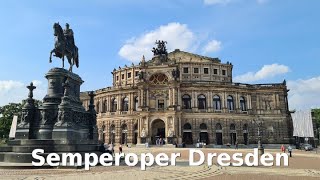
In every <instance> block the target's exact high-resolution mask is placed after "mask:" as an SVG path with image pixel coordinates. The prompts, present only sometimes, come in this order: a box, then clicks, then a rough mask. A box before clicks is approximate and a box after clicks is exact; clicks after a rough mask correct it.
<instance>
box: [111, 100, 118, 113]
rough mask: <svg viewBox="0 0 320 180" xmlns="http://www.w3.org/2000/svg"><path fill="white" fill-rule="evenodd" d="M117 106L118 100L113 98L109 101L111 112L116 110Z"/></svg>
mask: <svg viewBox="0 0 320 180" xmlns="http://www.w3.org/2000/svg"><path fill="white" fill-rule="evenodd" d="M117 107H118V102H117V99H116V98H113V99H112V101H111V112H116V111H117Z"/></svg>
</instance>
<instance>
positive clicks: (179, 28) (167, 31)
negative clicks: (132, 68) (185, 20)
mask: <svg viewBox="0 0 320 180" xmlns="http://www.w3.org/2000/svg"><path fill="white" fill-rule="evenodd" d="M156 40H165V41H167V42H168V44H167V49H168V51H169V52H170V51H173V50H174V49H180V50H185V51H192V50H194V49H195V48H196V47H197V45H198V42H197V38H196V36H195V34H194V33H193V32H192V31H191V30H190V29H189V28H188V27H187V25H186V24H180V23H176V22H175V23H169V24H167V25H163V26H160V27H159V28H157V29H155V30H153V31H150V32H146V33H144V34H142V35H140V36H139V37H133V38H131V39H129V40H128V41H127V42H126V43H125V45H123V46H122V47H121V49H120V50H119V52H118V54H119V55H120V56H121V57H123V58H125V59H127V60H129V61H132V62H139V61H140V60H141V58H142V55H145V57H146V59H147V60H148V59H150V58H151V57H152V52H151V49H152V47H154V46H155V44H154V43H155V41H156Z"/></svg>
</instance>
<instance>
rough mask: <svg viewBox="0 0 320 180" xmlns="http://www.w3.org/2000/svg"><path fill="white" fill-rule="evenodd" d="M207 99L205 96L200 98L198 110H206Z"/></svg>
mask: <svg viewBox="0 0 320 180" xmlns="http://www.w3.org/2000/svg"><path fill="white" fill-rule="evenodd" d="M206 105H207V104H206V97H205V96H204V95H199V96H198V109H206Z"/></svg>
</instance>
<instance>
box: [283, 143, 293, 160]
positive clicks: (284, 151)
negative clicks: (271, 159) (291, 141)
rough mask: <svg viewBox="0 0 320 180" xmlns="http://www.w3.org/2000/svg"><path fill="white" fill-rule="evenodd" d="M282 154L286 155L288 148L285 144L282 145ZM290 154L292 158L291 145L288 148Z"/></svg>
mask: <svg viewBox="0 0 320 180" xmlns="http://www.w3.org/2000/svg"><path fill="white" fill-rule="evenodd" d="M281 152H283V153H286V147H285V146H284V145H283V144H282V145H281ZM288 152H289V155H290V157H292V147H291V146H290V145H289V146H288Z"/></svg>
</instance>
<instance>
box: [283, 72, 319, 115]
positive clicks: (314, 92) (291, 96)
mask: <svg viewBox="0 0 320 180" xmlns="http://www.w3.org/2000/svg"><path fill="white" fill-rule="evenodd" d="M287 86H288V89H290V91H289V92H288V100H289V108H290V109H297V110H298V109H310V108H320V101H319V97H320V76H318V77H313V78H310V79H298V80H295V81H288V83H287Z"/></svg>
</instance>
